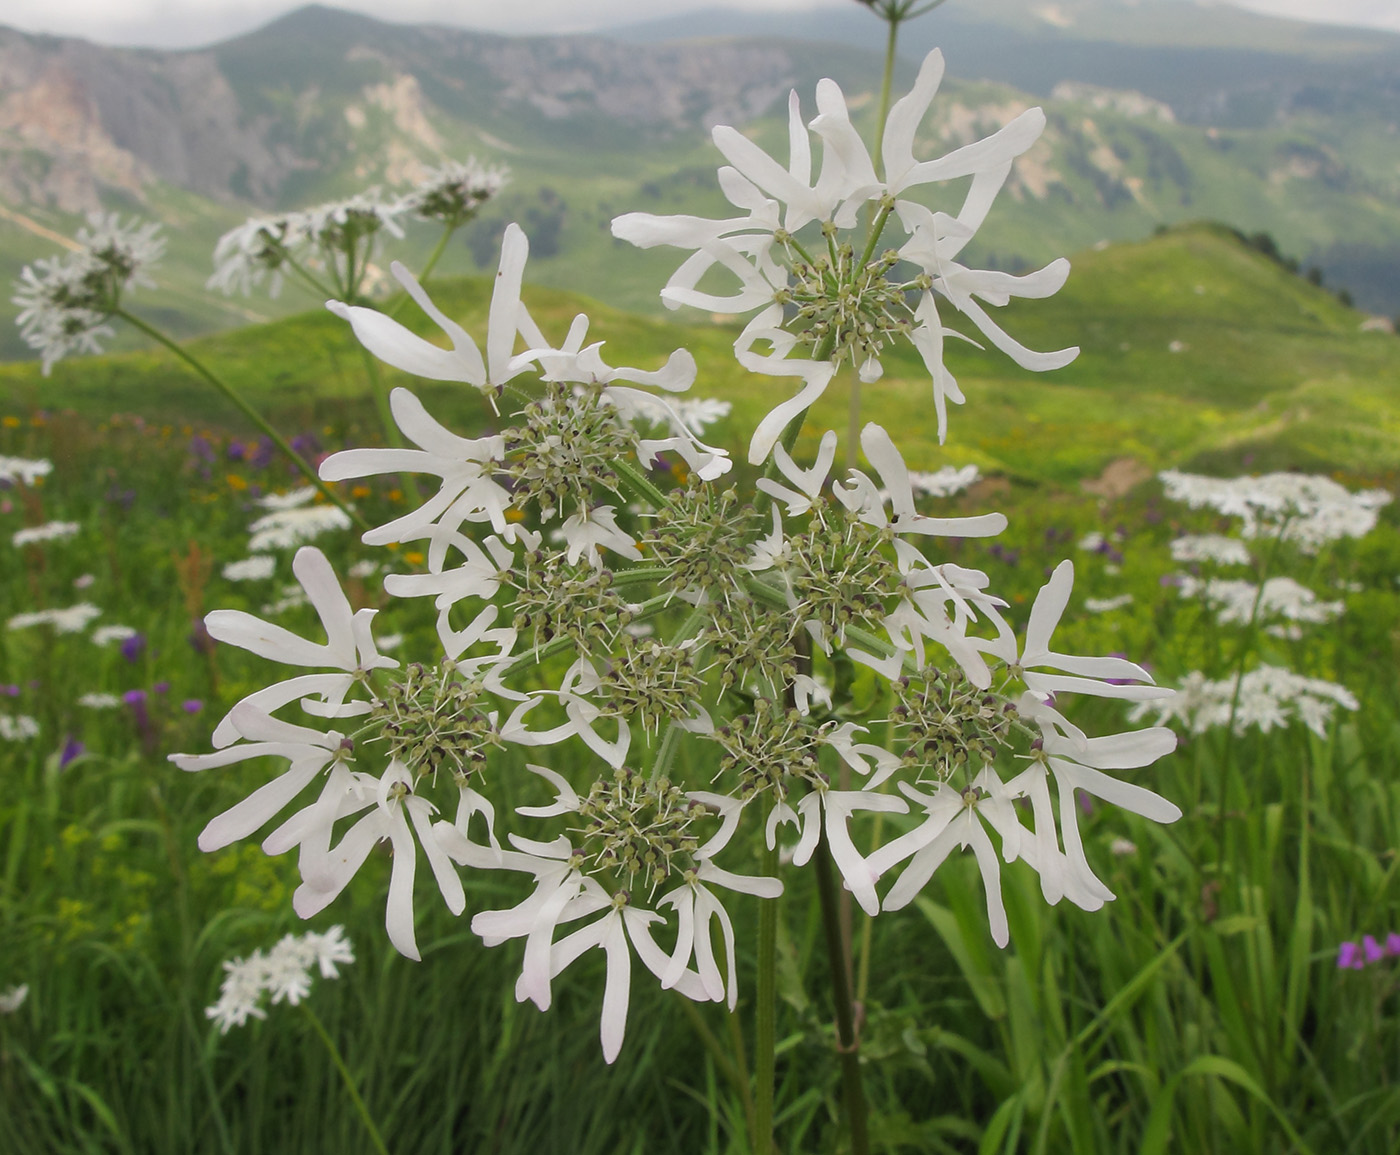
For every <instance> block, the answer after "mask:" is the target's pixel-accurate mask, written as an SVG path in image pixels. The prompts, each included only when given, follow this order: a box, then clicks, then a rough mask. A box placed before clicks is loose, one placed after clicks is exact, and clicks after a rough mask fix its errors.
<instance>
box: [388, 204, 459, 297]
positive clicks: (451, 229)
mask: <svg viewBox="0 0 1400 1155" xmlns="http://www.w3.org/2000/svg"><path fill="white" fill-rule="evenodd" d="M457 228H458V226H457V225H447V226H446V227H445V228H444V229H443V230H442V236H440V237H438V243H437V244H436V245H435V246H434V247H433V251H432V252H431V253H429V254H428V259H427V261H426V262H424V264H423V271H422V272H421V273H419V274H418V283H419V284H420V285H421V284H423V282H424V281H426V280H427V279H428V276H429V274H430V273H432V271H433V269H434V268H435V267H436V265H437V263H438V261H440V260H441V259H442V254H443V253H445V252H447V242H448V241H450V240H451V239H452V234H453V233H455V232H456V231H457ZM408 299H409V298H408V294H407V293H403V294H401V295H400V297H399V299H398V300H397V301H395V302H394V306H393V308H391V309H388V310H386V311H385V313H384V315H385V316H386V317H396V316H398V313H399V310H400V309H402V308H403V307H404V304H405V303H406V302H407V301H408Z"/></svg>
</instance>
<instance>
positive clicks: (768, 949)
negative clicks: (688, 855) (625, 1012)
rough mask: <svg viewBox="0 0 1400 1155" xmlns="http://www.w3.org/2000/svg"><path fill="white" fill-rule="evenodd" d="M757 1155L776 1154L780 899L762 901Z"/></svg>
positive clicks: (769, 865)
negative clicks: (775, 1086) (775, 1090)
mask: <svg viewBox="0 0 1400 1155" xmlns="http://www.w3.org/2000/svg"><path fill="white" fill-rule="evenodd" d="M763 873H764V875H765V876H767V877H769V878H774V877H776V876H777V874H778V841H777V839H774V840H773V846H772V848H771V849H767V850H765V851H764V852H763ZM754 999H755V1005H754V1043H753V1073H754V1094H753V1134H752V1135H751V1136H750V1140H751V1146H752V1148H753V1152H754V1155H772V1152H773V1089H774V1080H775V1076H776V1072H777V1061H778V1052H777V1047H778V900H777V899H776V898H765V899H760V900H759V907H758V977H757V981H756V982H755V983H754Z"/></svg>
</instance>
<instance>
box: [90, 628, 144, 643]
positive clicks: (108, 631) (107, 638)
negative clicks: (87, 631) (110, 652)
mask: <svg viewBox="0 0 1400 1155" xmlns="http://www.w3.org/2000/svg"><path fill="white" fill-rule="evenodd" d="M136 634H137V631H136V630H134V629H132V628H131V627H130V626H98V627H97V629H95V630H93V631H92V641H93V644H94V645H98V646H107V645H111V644H112V643H113V642H124V641H126V640H127V638H134V637H135V636H136Z"/></svg>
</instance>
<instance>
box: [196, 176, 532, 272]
mask: <svg viewBox="0 0 1400 1155" xmlns="http://www.w3.org/2000/svg"><path fill="white" fill-rule="evenodd" d="M505 182H506V170H505V169H503V168H499V167H495V166H487V165H482V164H480V163H478V161H477V160H476V158H475V157H471V158H469V159H468V160H466V161H465V162H459V161H448V162H446V163H444V164H442V165H440V166H439V167H437V168H435V169H431V170H430V171H429V172H428V173H427V174H426V175H425V176H424V178H423V179H422V180H421V181H420V182H419V183H418V184H417V185H415V186H414V188H412V189H411V190H410V191H409V192H407V193H405V194H403V195H402V196H399V197H383V196H381V195H380V190H379V189H378V188H371V189H366V190H365V191H364V192H361V193H357V194H355V195H354V196H352V197H347V198H345V199H343V200H336V201H328V202H327V203H325V204H321V205H316V206H314V207H312V208H309V209H298V210H294V211H291V212H285V213H280V214H278V215H276V216H269V217H251V218H249V219H248V220H246V221H244V222H243V224H241V225H239V226H238V227H237V228H233V229H230V230H229V231H228V232H226V233H225V234H224V235H223V236H222V237H220V238H219V241H218V244H217V245H215V247H214V273H213V275H212V276H210V278H209V281H208V283H207V286H206V287H207V288H210V289H217V290H218V291H220V292H222V293H225V294H228V295H231V294H233V293H242V294H244V295H247V294H248V293H251V292H252V291H253V289H254V288H256V287H257V286H259V285H261V284H262V283H263V281H264V280H266V281H267V282H268V293H269V295H271V296H273V297H275V296H277V294H278V293H279V292H280V291H281V289H282V284H283V281H284V280H285V278H286V277H287V276H288V275H291V276H294V277H300V278H301V279H302V280H303V281H304V282H306V283H307V284H309V285H310V286H311V287H312V288H313V289H319V287H320V285H321V283H322V282H321V280H320V278H321V276H322V275H325V276H328V277H329V278H330V283H331V285H332V286H333V287H334V288H335V290H336V292H337V293H338V294H340V295H342V296H345V297H349V298H351V299H354V298H356V297H358V296H359V294H360V289H361V286H362V285H363V284H364V282H365V277H366V274H367V273H368V272H369V271H370V267H371V262H372V260H373V258H374V255H375V253H376V251H377V249H378V245H379V242H380V240H381V239H382V235H383V234H385V233H387V234H389V235H390V236H394V237H402V236H403V225H402V223H401V222H402V218H404V217H405V216H411V217H415V218H417V219H419V220H426V221H436V222H438V223H440V224H441V225H443V226H444V228H446V229H447V230H448V231H449V232H450V231H452V230H455V229H458V228H460V227H461V226H462V225H464V224H466V223H467V222H468V221H470V220H471V219H472V218H473V217H475V216H476V215H477V213H479V212H480V211H481V207H482V206H483V205H484V204H486V202H487V201H489V200H490V199H491V198H492V197H494V196H495V195H496V194H497V193H499V192H500V191H501V189H502V188H503V187H504V186H505Z"/></svg>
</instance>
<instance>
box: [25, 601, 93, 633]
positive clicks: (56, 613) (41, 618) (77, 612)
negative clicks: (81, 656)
mask: <svg viewBox="0 0 1400 1155" xmlns="http://www.w3.org/2000/svg"><path fill="white" fill-rule="evenodd" d="M101 614H102V611H101V610H100V609H98V608H97V606H94V605H92V604H90V603H88V602H79V603H78V604H77V605H74V606H67V607H65V608H63V609H56V610H31V611H30V612H29V613H24V614H15V615H14V616H13V617H12V618H10V619H9V620H8V621H7V622H6V623H5V626H6V628H7V629H11V630H24V629H29V628H31V627H33V626H52V627H53V628H54V632H55V633H59V634H78V633H81V632H82V631H83V630H85V629H87V627H88V623H90V622H91V621H92V620H93V619H94V618H97V617H100V616H101Z"/></svg>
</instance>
